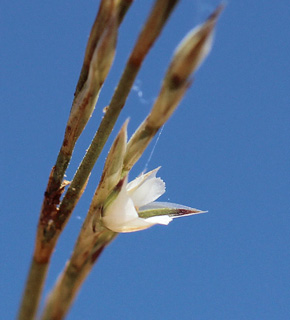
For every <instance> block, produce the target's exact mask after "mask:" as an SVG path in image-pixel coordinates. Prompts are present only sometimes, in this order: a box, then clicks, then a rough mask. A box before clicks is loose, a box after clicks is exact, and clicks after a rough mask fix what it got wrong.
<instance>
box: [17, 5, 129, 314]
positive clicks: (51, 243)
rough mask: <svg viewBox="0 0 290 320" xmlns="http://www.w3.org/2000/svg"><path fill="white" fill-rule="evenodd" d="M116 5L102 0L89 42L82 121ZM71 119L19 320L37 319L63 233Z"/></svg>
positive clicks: (43, 214) (49, 190) (42, 214)
mask: <svg viewBox="0 0 290 320" xmlns="http://www.w3.org/2000/svg"><path fill="white" fill-rule="evenodd" d="M123 2H124V0H121V1H120V2H119V4H120V5H121V4H122V3H123ZM125 2H126V1H125ZM127 2H128V1H127ZM115 3H116V2H115V0H112V1H108V0H102V3H101V6H100V10H99V12H98V15H97V18H96V21H95V23H94V25H93V27H92V31H91V36H90V38H89V41H88V48H89V49H87V51H88V52H89V54H86V55H85V61H86V62H87V63H88V64H86V66H87V67H88V69H87V73H86V74H85V76H84V73H81V75H80V80H79V83H81V84H82V85H81V86H78V85H77V89H79V91H78V92H76V93H75V98H74V101H73V107H74V106H75V105H76V104H77V103H79V105H80V107H81V112H82V113H80V118H81V116H82V115H84V116H86V117H87V118H89V117H88V115H87V114H85V112H83V110H84V108H86V106H85V104H84V103H82V100H86V96H84V97H83V98H82V97H81V95H82V94H83V92H84V91H82V90H81V89H83V88H84V87H85V86H86V83H87V82H88V81H87V80H89V79H88V77H89V71H90V67H92V68H93V72H95V73H96V71H95V67H97V68H98V67H99V68H101V69H100V72H98V74H97V81H99V85H98V86H94V83H95V82H96V79H95V78H94V77H93V76H92V77H91V79H90V83H89V84H88V85H87V88H85V89H86V90H87V96H88V97H91V95H90V92H89V91H90V90H91V88H93V87H98V88H99V89H100V88H101V85H102V83H103V81H104V78H105V76H106V75H105V72H104V69H105V68H104V66H103V65H98V63H97V64H96V66H95V61H94V60H96V59H94V54H95V52H96V54H95V55H96V57H97V58H98V55H99V56H100V55H101V54H102V53H103V55H105V56H106V57H107V56H108V54H106V51H105V49H106V45H107V43H108V41H109V40H110V38H109V36H110V35H107V38H104V37H103V38H104V39H102V40H100V39H101V37H102V35H103V34H104V32H107V34H108V32H110V30H109V31H106V30H105V28H103V26H105V25H106V24H107V25H108V26H109V27H111V29H112V28H114V26H113V27H112V26H111V22H114V21H113V18H114V14H115V12H117V8H116V6H115ZM129 6H130V1H129V3H128V4H127V7H129ZM125 7H126V6H125ZM125 12H126V10H124V9H122V15H120V16H119V17H118V18H117V22H118V25H119V24H120V23H121V21H122V19H123V17H124V14H125ZM107 29H108V28H107ZM102 41H103V42H102ZM98 43H100V49H99V51H97V50H98ZM109 45H110V43H109ZM100 58H101V57H100ZM97 60H98V59H97ZM99 61H100V62H101V63H102V59H99ZM97 62H98V61H97ZM108 66H109V62H108ZM108 66H107V68H108ZM97 71H98V70H97ZM82 81H83V82H82ZM93 90H94V95H95V97H97V96H98V92H97V91H96V89H93ZM94 99H95V98H92V99H91V103H92V104H93V100H94ZM73 107H72V110H71V111H73V109H74V108H73ZM70 119H71V115H70V118H69V120H68V124H67V127H66V133H65V137H64V141H63V143H62V146H61V149H60V151H59V154H58V156H57V160H56V163H55V166H54V167H53V168H52V170H51V173H50V176H49V180H48V184H47V188H46V191H45V194H44V200H43V204H42V208H41V212H40V218H39V223H38V227H37V236H36V240H35V250H34V255H33V263H32V264H31V266H30V269H29V276H28V280H27V282H26V285H25V289H24V294H23V297H22V301H21V305H20V309H19V319H33V318H34V315H35V312H36V310H37V308H38V304H39V301H40V296H41V292H42V288H43V284H44V281H45V278H46V272H47V269H48V265H49V261H50V257H51V254H52V252H53V250H54V247H55V245H56V242H57V239H58V237H59V235H60V233H61V231H62V230H60V229H57V228H56V226H55V224H54V223H53V221H54V220H55V218H56V217H57V215H58V205H59V202H60V198H61V195H62V193H63V191H64V188H65V186H66V185H67V184H68V182H67V181H65V180H63V179H64V175H65V171H66V169H67V167H68V165H69V162H70V159H71V156H72V152H73V149H74V145H75V142H76V140H77V138H78V137H73V139H72V141H73V142H72V143H70V144H68V143H67V132H70V130H72V131H73V130H75V129H76V128H74V127H73V126H71V124H70ZM77 119H78V117H77ZM80 121H82V120H80ZM85 122H86V120H85V119H84V121H83V123H85ZM74 125H75V127H78V126H79V123H75V124H74ZM77 130H78V131H79V132H78V134H80V133H81V130H82V129H81V130H80V129H79V128H78V129H77ZM85 184H86V181H85V183H84V184H83V188H81V190H80V192H79V196H81V194H82V192H83V190H84V188H85ZM40 275H41V276H40Z"/></svg>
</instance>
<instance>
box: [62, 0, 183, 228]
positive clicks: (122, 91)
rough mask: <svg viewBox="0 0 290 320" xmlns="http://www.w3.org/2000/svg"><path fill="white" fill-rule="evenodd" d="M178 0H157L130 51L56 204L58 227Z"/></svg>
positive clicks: (77, 196) (86, 177) (81, 187)
mask: <svg viewBox="0 0 290 320" xmlns="http://www.w3.org/2000/svg"><path fill="white" fill-rule="evenodd" d="M177 2H178V0H170V1H168V0H157V1H156V2H155V4H154V7H153V9H152V11H151V13H150V15H149V17H148V19H147V21H146V23H145V25H144V27H143V29H142V31H141V33H140V35H139V37H138V40H137V42H136V44H135V46H134V48H133V50H132V52H131V54H130V57H129V59H128V61H127V64H126V67H125V69H124V71H123V74H122V76H121V79H120V81H119V83H118V86H117V88H116V90H115V92H114V94H113V97H112V99H111V102H110V104H109V106H108V108H107V111H106V113H105V115H104V117H103V119H102V121H101V123H100V126H99V129H98V131H97V132H96V134H95V136H94V138H93V140H92V142H91V144H90V146H89V148H88V150H87V152H86V155H85V157H84V158H83V160H82V162H81V164H80V166H79V168H78V170H77V172H76V174H75V176H74V178H73V180H72V182H71V184H70V186H69V188H68V190H67V192H66V194H65V196H64V198H63V200H62V202H61V204H60V207H59V215H58V217H59V218H58V222H57V223H58V224H59V226H61V225H62V224H64V223H65V221H66V220H67V219H68V217H69V216H70V215H71V213H72V211H73V210H74V208H75V206H76V204H77V202H78V199H79V198H80V197H79V193H80V191H81V190H82V189H83V186H84V184H85V183H86V181H87V180H88V177H89V174H90V172H91V171H92V169H93V167H94V165H95V163H96V161H97V159H98V157H99V155H100V153H101V151H102V149H103V147H104V145H105V143H106V142H107V140H108V138H109V135H110V133H111V132H112V130H113V127H114V125H115V123H116V121H117V119H118V116H119V114H120V112H121V111H122V109H123V107H124V105H125V102H126V99H127V97H128V95H129V93H130V90H131V87H132V86H133V84H134V81H135V79H136V76H137V74H138V72H139V70H140V68H141V65H142V63H143V61H144V59H145V57H146V55H147V54H148V52H149V50H150V48H151V47H152V46H153V44H154V42H155V41H156V39H157V38H158V36H159V34H160V33H161V31H162V29H163V27H164V25H165V23H166V21H167V19H168V18H169V16H170V13H171V12H172V10H173V8H174V7H175V5H176V3H177Z"/></svg>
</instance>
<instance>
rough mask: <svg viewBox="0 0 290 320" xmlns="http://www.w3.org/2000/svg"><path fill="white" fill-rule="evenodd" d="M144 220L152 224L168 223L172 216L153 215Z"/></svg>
mask: <svg viewBox="0 0 290 320" xmlns="http://www.w3.org/2000/svg"><path fill="white" fill-rule="evenodd" d="M144 220H145V221H147V222H150V223H153V224H163V225H168V224H169V222H171V221H172V218H171V217H169V216H155V217H150V218H147V219H144Z"/></svg>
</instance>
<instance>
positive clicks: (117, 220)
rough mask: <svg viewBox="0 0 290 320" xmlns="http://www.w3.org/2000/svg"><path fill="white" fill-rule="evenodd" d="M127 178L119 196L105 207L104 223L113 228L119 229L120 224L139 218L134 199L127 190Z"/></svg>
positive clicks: (113, 229)
mask: <svg viewBox="0 0 290 320" xmlns="http://www.w3.org/2000/svg"><path fill="white" fill-rule="evenodd" d="M126 185H127V179H126V181H124V184H123V186H122V188H121V190H120V193H119V194H118V196H117V198H116V199H115V200H114V201H113V202H112V203H111V204H110V205H109V206H108V207H107V208H106V209H105V212H104V217H103V223H104V225H105V226H106V227H107V228H108V229H110V230H112V231H116V232H119V231H117V230H118V229H119V228H120V226H123V225H125V224H126V223H127V222H128V221H131V220H134V219H137V218H139V217H138V213H137V211H136V209H135V206H134V203H133V201H132V199H130V197H129V196H128V194H127V190H126Z"/></svg>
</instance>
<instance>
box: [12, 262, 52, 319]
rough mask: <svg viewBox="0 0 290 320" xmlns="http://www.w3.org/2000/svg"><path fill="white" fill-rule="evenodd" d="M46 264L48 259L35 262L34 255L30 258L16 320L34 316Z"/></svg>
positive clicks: (44, 276)
mask: <svg viewBox="0 0 290 320" xmlns="http://www.w3.org/2000/svg"><path fill="white" fill-rule="evenodd" d="M48 265H49V263H48V261H47V262H37V261H36V260H35V258H34V257H33V258H32V261H31V265H30V270H29V274H28V277H27V282H26V287H25V291H24V293H23V299H22V303H21V306H20V309H19V313H18V318H17V319H18V320H32V319H34V318H35V316H36V313H37V307H38V304H39V301H40V298H41V292H42V289H43V284H44V280H45V278H46V274H47V269H48Z"/></svg>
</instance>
